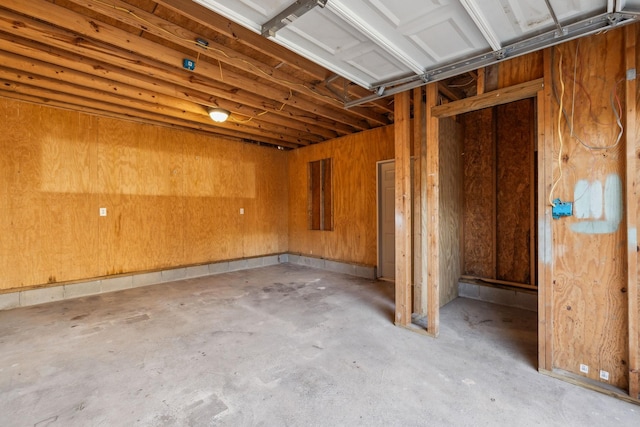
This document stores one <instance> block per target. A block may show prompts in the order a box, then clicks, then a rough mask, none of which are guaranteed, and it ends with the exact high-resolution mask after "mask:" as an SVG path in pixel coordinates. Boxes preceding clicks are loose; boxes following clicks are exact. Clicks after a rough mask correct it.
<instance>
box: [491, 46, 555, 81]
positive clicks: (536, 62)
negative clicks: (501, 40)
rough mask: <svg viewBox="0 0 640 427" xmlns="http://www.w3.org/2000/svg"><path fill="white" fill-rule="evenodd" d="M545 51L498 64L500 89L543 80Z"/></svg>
mask: <svg viewBox="0 0 640 427" xmlns="http://www.w3.org/2000/svg"><path fill="white" fill-rule="evenodd" d="M542 57H543V51H541V50H540V51H537V52H532V53H529V54H527V55H522V56H517V57H515V58H510V59H509V60H508V61H504V62H501V63H500V64H498V67H497V69H498V72H497V74H498V88H505V87H509V86H514V85H519V84H522V83H526V82H530V81H532V80H536V79H539V78H542V77H543V75H544V61H543V59H542Z"/></svg>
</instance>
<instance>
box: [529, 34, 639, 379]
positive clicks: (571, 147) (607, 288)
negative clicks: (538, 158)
mask: <svg viewBox="0 0 640 427" xmlns="http://www.w3.org/2000/svg"><path fill="white" fill-rule="evenodd" d="M622 36H623V32H622V31H610V32H607V33H605V34H599V35H595V36H591V37H589V38H588V39H582V40H580V41H573V42H570V43H566V44H563V45H561V46H559V47H557V48H555V50H554V52H553V53H554V55H553V64H552V67H553V69H554V70H555V71H554V72H555V73H556V74H555V84H556V87H557V88H558V92H559V93H560V92H561V84H560V81H559V78H560V77H562V78H563V79H564V83H565V85H566V87H565V94H564V97H563V98H562V99H563V104H564V108H566V109H567V111H568V112H571V109H572V107H573V114H568V116H569V117H571V116H573V119H574V135H576V136H577V137H579V138H580V139H582V141H583V142H584V143H585V144H587V145H590V146H591V147H609V149H594V148H589V147H586V146H585V145H583V144H582V143H581V142H580V141H579V140H578V138H577V137H574V136H572V135H571V132H570V130H569V127H568V124H567V120H566V119H565V118H561V119H560V120H559V121H558V110H557V108H558V106H557V104H556V105H553V107H552V108H553V111H552V117H554V118H555V121H554V123H553V128H554V133H553V137H554V153H553V157H556V158H557V156H558V155H559V154H560V153H559V150H560V149H562V153H561V155H560V157H561V159H562V162H561V167H560V166H558V165H557V164H556V163H555V162H554V165H553V177H554V179H555V178H557V177H559V176H561V179H559V181H558V185H557V186H556V188H555V191H554V193H553V194H552V195H550V194H545V195H543V196H541V197H545V198H556V197H558V198H561V199H562V200H570V201H573V202H574V210H575V212H574V216H572V217H568V218H564V219H560V220H555V221H553V223H552V227H553V229H552V233H553V241H554V246H553V273H552V282H553V286H552V287H551V291H552V297H551V301H552V304H553V308H552V310H553V326H552V327H553V330H552V333H553V365H554V367H556V368H560V369H564V370H567V371H570V372H573V373H575V374H577V375H584V374H581V373H580V371H579V366H580V364H586V365H588V366H589V367H590V370H589V374H587V375H586V376H588V377H589V378H592V379H594V380H599V372H600V370H603V371H607V372H609V375H610V377H609V381H608V383H609V384H612V385H614V386H616V387H619V388H622V389H625V388H626V387H627V384H628V372H627V363H628V352H629V350H628V329H627V327H628V325H627V315H628V304H627V295H626V286H627V285H626V265H625V260H626V252H625V248H626V246H625V244H624V242H626V230H625V229H624V221H623V217H622V214H623V202H622V196H623V191H622V189H623V187H624V182H623V179H624V176H625V175H624V158H625V150H624V145H623V144H618V145H617V146H616V145H615V141H616V138H617V134H618V131H619V129H618V127H617V126H616V119H615V115H614V113H613V109H612V106H611V101H610V100H611V98H610V96H611V94H612V93H614V94H615V93H618V97H620V96H622V99H621V103H622V104H623V105H624V96H623V94H624V92H623V89H622V88H620V87H618V82H620V81H623V79H624V76H625V69H624V55H623V52H624V43H623V39H622ZM576 49H578V51H577V54H576ZM576 57H577V61H578V62H577V63H575V62H574V58H576ZM561 61H562V67H561V71H558V68H559V64H560V62H561ZM574 73H575V76H576V77H575V107H574V106H573V105H572V102H571V101H572V99H573V91H574V87H573V84H574V78H573V76H574ZM623 108H624V107H623ZM569 120H570V119H569ZM558 129H559V130H560V132H561V134H562V144H561V140H560V138H559V137H557V132H558ZM561 170H562V175H561V174H560V173H561ZM585 198H586V199H585ZM585 200H586V202H585Z"/></svg>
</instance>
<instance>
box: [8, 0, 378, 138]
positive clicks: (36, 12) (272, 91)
mask: <svg viewBox="0 0 640 427" xmlns="http://www.w3.org/2000/svg"><path fill="white" fill-rule="evenodd" d="M3 7H6V8H9V9H11V10H13V11H16V12H18V13H21V14H25V15H28V16H31V17H34V18H37V19H39V20H42V21H44V22H48V23H51V24H53V25H56V26H62V27H64V28H66V29H67V30H69V31H72V32H73V33H76V34H78V35H81V36H82V37H86V38H88V39H92V40H95V41H99V42H101V43H106V44H109V45H111V46H118V47H121V48H122V49H126V50H127V51H129V52H132V53H134V54H135V55H134V56H135V61H140V60H141V58H153V60H155V61H159V62H161V63H163V64H165V65H167V66H169V67H172V69H173V71H174V72H182V73H190V74H192V75H196V76H198V78H200V79H203V80H211V79H212V76H215V77H216V78H218V77H219V76H220V67H219V64H218V63H217V62H215V63H211V62H208V61H206V60H203V59H201V60H200V61H198V62H197V65H196V68H195V70H193V71H191V72H188V71H185V70H182V61H183V59H184V57H185V52H181V51H177V50H174V49H171V48H168V47H166V46H164V45H161V44H158V43H155V42H153V41H151V40H147V39H145V38H142V37H138V36H136V35H134V34H132V33H129V32H126V31H124V30H121V29H118V28H115V27H113V26H110V25H108V24H106V23H96V22H94V20H93V19H91V18H90V17H88V16H85V15H81V14H79V13H75V12H73V11H71V10H68V9H65V8H63V7H59V6H55V5H53V4H52V3H49V2H47V1H44V0H32V1H29V2H22V1H19V0H6V1H4V2H3ZM24 20H25V18H24V17H21V18H18V20H17V22H18V24H15V23H16V20H13V21H12V22H11V28H12V30H11V31H10V32H16V29H17V28H19V29H20V31H19V33H22V32H23V31H24V30H25V28H24V26H23V21H24ZM47 30H50V28H47ZM77 39H78V37H77V36H76V37H73V38H72V39H71V40H69V41H68V42H67V43H78V42H79V40H77ZM196 49H198V47H197V46H194V47H193V50H192V52H191V55H192V56H193V59H194V60H196V57H197V54H198V52H197V50H196ZM113 56H116V55H113ZM256 77H257V76H256ZM256 77H250V76H246V75H243V74H239V73H235V72H233V71H232V70H226V72H224V71H223V77H222V78H223V80H224V82H225V83H227V84H230V85H232V86H234V87H235V88H243V89H244V90H247V91H248V92H249V93H255V94H259V95H261V96H265V97H267V98H269V99H274V100H276V101H277V102H281V103H283V104H286V105H287V106H295V107H297V108H299V109H302V110H304V111H307V112H309V113H312V114H315V115H319V116H322V117H325V118H328V119H330V120H334V121H336V122H340V123H344V124H346V125H349V126H351V127H353V128H355V129H357V130H366V129H369V128H370V125H369V124H368V123H367V122H366V121H365V120H363V119H360V118H358V117H353V115H351V114H350V113H348V112H347V111H345V110H344V109H342V108H331V107H329V106H326V105H323V104H320V103H318V102H317V101H313V100H308V99H306V98H305V97H302V96H294V97H291V92H290V91H289V90H282V89H280V88H278V87H272V86H270V85H267V84H264V83H262V82H261V81H260V79H258V78H256Z"/></svg>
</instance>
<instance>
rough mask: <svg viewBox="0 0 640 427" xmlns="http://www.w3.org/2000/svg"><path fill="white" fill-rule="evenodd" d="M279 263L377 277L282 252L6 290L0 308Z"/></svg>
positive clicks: (368, 269) (362, 268) (365, 270)
mask: <svg viewBox="0 0 640 427" xmlns="http://www.w3.org/2000/svg"><path fill="white" fill-rule="evenodd" d="M281 263H291V264H298V265H304V266H307V267H314V268H319V269H323V270H328V271H333V272H336V273H343V274H349V275H352V276H358V277H363V278H366V279H375V277H376V270H375V267H371V266H363V265H355V264H349V263H344V262H338V261H332V260H325V259H321V258H313V257H307V256H302V255H297V254H287V253H285V254H275V255H265V256H259V257H253V258H244V259H237V260H230V261H221V262H214V263H210V264H202V265H195V266H189V267H181V268H172V269H167V270H160V271H153V272H146V273H138V274H126V275H119V276H114V277H106V278H102V279H95V280H89V281H84V282H76V283H68V284H61V285H59V286H50V287H46V288H37V289H27V290H22V291H15V292H9V293H5V294H0V310H9V309H12V308H17V307H27V306H32V305H37V304H44V303H47V302H54V301H62V300H67V299H71V298H79V297H86V296H90V295H98V294H104V293H107V292H115V291H121V290H124V289H131V288H137V287H141V286H150V285H156V284H160V283H166V282H173V281H177V280H185V279H192V278H195V277H204V276H209V275H214V274H221V273H228V272H232V271H240V270H248V269H252V268H259V267H266V266H269V265H276V264H281Z"/></svg>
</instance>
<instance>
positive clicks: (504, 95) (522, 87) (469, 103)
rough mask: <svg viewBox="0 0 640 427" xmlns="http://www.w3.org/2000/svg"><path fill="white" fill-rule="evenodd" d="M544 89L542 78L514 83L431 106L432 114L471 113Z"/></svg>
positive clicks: (532, 94)
mask: <svg viewBox="0 0 640 427" xmlns="http://www.w3.org/2000/svg"><path fill="white" fill-rule="evenodd" d="M540 89H542V79H537V80H532V81H530V82H526V83H522V84H519V85H513V86H509V87H506V88H504V89H498V90H494V91H491V92H487V93H485V94H482V95H477V96H472V97H469V98H465V99H461V100H459V101H453V102H449V103H448V104H442V105H438V106H436V105H435V104H434V106H433V107H432V108H431V115H432V116H433V117H437V118H443V117H451V116H456V115H458V114H463V113H469V112H471V111H476V110H481V109H483V108H487V107H494V106H496V105H501V104H508V103H509V102H513V101H519V100H521V99H525V98H531V97H533V96H535V94H536V93H537V92H538V91H539V90H540Z"/></svg>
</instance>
